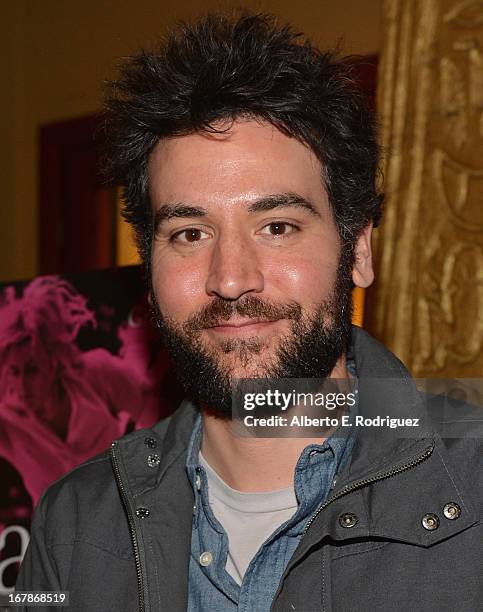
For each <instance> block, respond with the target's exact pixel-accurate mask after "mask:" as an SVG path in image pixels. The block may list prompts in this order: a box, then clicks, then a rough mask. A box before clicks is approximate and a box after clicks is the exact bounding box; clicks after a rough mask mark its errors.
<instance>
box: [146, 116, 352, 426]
mask: <svg viewBox="0 0 483 612" xmlns="http://www.w3.org/2000/svg"><path fill="white" fill-rule="evenodd" d="M148 172H149V185H150V196H151V202H152V207H153V212H154V215H155V236H154V240H153V246H152V258H151V265H152V302H153V307H154V311H155V316H156V318H157V320H158V324H159V325H160V327H161V330H162V333H163V336H164V338H165V341H166V343H167V345H168V348H169V349H170V352H171V356H172V359H173V362H174V364H175V366H176V367H177V370H178V375H179V377H180V380H181V382H182V383H183V385H184V386H185V390H186V391H187V392H188V393H189V394H191V395H192V396H194V399H197V400H200V401H202V402H205V403H206V404H208V405H209V406H210V407H211V408H212V409H214V410H215V411H217V412H218V413H220V414H227V413H229V406H230V397H229V396H230V391H231V387H232V383H233V381H234V379H237V378H258V377H306V378H308V377H326V376H328V375H329V374H330V373H331V371H332V370H333V368H334V366H335V364H336V362H337V360H338V358H339V357H340V355H341V354H342V353H343V351H344V349H345V345H346V341H347V337H348V334H349V330H350V284H351V271H352V262H351V258H350V257H349V256H347V254H346V253H345V250H343V249H341V244H340V239H339V235H338V232H337V228H336V225H335V222H334V219H333V216H332V212H331V210H330V207H329V202H328V198H327V193H326V190H325V188H324V185H323V182H322V178H321V176H322V171H321V165H320V162H319V161H318V160H317V158H316V156H315V155H314V153H313V152H312V151H311V150H310V149H309V148H308V147H306V146H304V145H303V144H301V143H300V142H298V141H297V140H296V139H294V138H290V137H288V136H286V135H285V134H283V133H282V132H281V131H279V130H277V129H276V128H275V127H273V126H272V125H270V124H266V123H263V124H262V123H258V122H255V121H236V122H235V123H234V125H233V126H232V127H231V129H230V130H229V131H228V132H227V133H225V134H221V135H220V134H206V133H197V134H191V135H188V136H182V137H176V138H171V139H167V140H163V141H160V142H159V143H158V145H157V146H156V147H155V149H154V151H153V153H152V155H151V157H150V162H149V168H148Z"/></svg>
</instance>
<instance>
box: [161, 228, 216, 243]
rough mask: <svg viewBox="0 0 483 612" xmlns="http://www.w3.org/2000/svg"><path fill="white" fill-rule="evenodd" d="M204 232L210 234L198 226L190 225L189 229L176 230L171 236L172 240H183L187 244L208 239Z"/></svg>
mask: <svg viewBox="0 0 483 612" xmlns="http://www.w3.org/2000/svg"><path fill="white" fill-rule="evenodd" d="M203 234H204V235H205V236H208V234H207V233H206V232H204V231H203V230H201V229H199V228H197V227H188V228H187V229H183V230H180V231H179V232H175V233H174V234H173V235H172V236H171V238H170V241H171V242H182V243H185V244H190V243H193V242H200V241H201V240H206V238H203Z"/></svg>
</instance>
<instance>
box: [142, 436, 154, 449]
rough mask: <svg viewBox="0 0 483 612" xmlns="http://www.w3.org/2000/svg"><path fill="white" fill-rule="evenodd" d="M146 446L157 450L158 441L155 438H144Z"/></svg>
mask: <svg viewBox="0 0 483 612" xmlns="http://www.w3.org/2000/svg"><path fill="white" fill-rule="evenodd" d="M144 444H145V445H146V446H147V447H148V448H156V440H155V439H154V438H144Z"/></svg>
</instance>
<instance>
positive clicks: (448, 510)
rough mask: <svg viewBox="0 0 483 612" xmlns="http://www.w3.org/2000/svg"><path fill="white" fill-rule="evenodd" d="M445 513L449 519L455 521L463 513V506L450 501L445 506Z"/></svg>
mask: <svg viewBox="0 0 483 612" xmlns="http://www.w3.org/2000/svg"><path fill="white" fill-rule="evenodd" d="M443 514H444V515H445V517H446V518H447V519H450V520H451V521H453V520H454V519H457V518H458V517H459V515H460V514H461V508H460V507H459V506H458V504H457V503H456V502H448V503H447V504H445V506H444V508H443Z"/></svg>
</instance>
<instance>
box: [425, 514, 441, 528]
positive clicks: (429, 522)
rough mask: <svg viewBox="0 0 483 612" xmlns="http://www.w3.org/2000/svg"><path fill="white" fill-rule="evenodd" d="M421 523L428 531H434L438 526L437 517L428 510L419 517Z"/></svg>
mask: <svg viewBox="0 0 483 612" xmlns="http://www.w3.org/2000/svg"><path fill="white" fill-rule="evenodd" d="M421 523H422V524H423V527H424V528H425V529H427V530H428V531H434V530H435V529H438V527H439V518H438V516H437V515H436V514H432V513H431V512H428V514H425V515H424V516H423V518H422V519H421Z"/></svg>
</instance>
